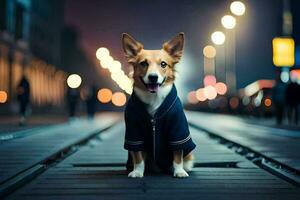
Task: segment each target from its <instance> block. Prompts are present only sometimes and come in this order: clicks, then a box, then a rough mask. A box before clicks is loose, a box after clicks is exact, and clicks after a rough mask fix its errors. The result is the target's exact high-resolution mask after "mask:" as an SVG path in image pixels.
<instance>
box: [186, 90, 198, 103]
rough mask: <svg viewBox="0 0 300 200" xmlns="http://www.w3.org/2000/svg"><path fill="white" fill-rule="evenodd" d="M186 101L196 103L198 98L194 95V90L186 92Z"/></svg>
mask: <svg viewBox="0 0 300 200" xmlns="http://www.w3.org/2000/svg"><path fill="white" fill-rule="evenodd" d="M188 102H189V103H190V104H196V103H198V99H197V97H196V92H195V91H191V92H189V94H188Z"/></svg>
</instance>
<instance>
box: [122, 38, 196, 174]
mask: <svg viewBox="0 0 300 200" xmlns="http://www.w3.org/2000/svg"><path fill="white" fill-rule="evenodd" d="M122 44H123V50H124V53H125V56H126V58H127V61H128V63H129V64H130V65H131V66H132V67H133V75H132V78H133V94H132V95H131V97H130V99H129V101H128V102H127V105H126V108H125V124H126V133H125V143H124V148H125V149H127V150H128V151H129V158H128V161H127V166H132V167H127V169H128V170H130V171H131V172H130V173H129V174H128V177H131V178H141V177H143V176H144V172H145V169H147V165H148V164H149V163H150V164H149V165H152V166H155V168H158V169H161V170H162V171H164V170H171V172H173V176H174V177H178V178H183V177H188V176H189V174H188V172H189V171H191V170H192V168H193V155H192V150H193V149H194V148H195V146H196V145H195V144H194V143H193V141H192V138H191V136H190V133H189V129H188V123H187V120H186V117H185V115H184V112H183V108H182V104H181V102H180V100H179V98H178V96H177V91H176V87H175V85H174V81H175V72H176V70H175V64H176V63H178V62H179V60H180V58H181V56H182V53H183V47H184V34H183V33H179V34H178V35H177V36H175V37H174V38H173V39H171V40H170V41H168V42H165V43H164V44H163V46H162V49H159V50H146V49H144V46H143V44H141V43H140V42H138V41H136V40H135V39H134V38H133V37H131V36H130V35H129V34H127V33H123V37H122ZM131 162H132V163H131ZM148 167H149V166H148ZM149 169H150V167H149Z"/></svg>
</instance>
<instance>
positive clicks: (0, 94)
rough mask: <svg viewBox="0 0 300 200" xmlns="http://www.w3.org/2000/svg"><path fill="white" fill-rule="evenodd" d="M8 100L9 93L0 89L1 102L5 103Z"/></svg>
mask: <svg viewBox="0 0 300 200" xmlns="http://www.w3.org/2000/svg"><path fill="white" fill-rule="evenodd" d="M6 101H7V93H6V92H5V91H0V103H5V102H6Z"/></svg>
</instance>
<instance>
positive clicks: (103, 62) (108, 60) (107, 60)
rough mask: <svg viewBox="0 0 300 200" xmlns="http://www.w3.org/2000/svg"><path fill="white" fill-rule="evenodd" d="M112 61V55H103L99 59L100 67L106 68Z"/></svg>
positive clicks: (110, 65)
mask: <svg viewBox="0 0 300 200" xmlns="http://www.w3.org/2000/svg"><path fill="white" fill-rule="evenodd" d="M113 62H114V59H113V57H111V56H106V57H104V58H103V59H101V61H100V64H101V66H102V68H105V69H107V68H110V67H112V65H113Z"/></svg>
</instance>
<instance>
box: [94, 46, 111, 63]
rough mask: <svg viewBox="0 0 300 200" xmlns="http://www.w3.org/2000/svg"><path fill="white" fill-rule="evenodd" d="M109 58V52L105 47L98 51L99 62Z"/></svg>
mask: <svg viewBox="0 0 300 200" xmlns="http://www.w3.org/2000/svg"><path fill="white" fill-rule="evenodd" d="M108 56H109V50H108V49H107V48H105V47H100V48H99V49H98V50H97V51H96V57H97V58H98V60H103V59H105V58H106V57H108Z"/></svg>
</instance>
